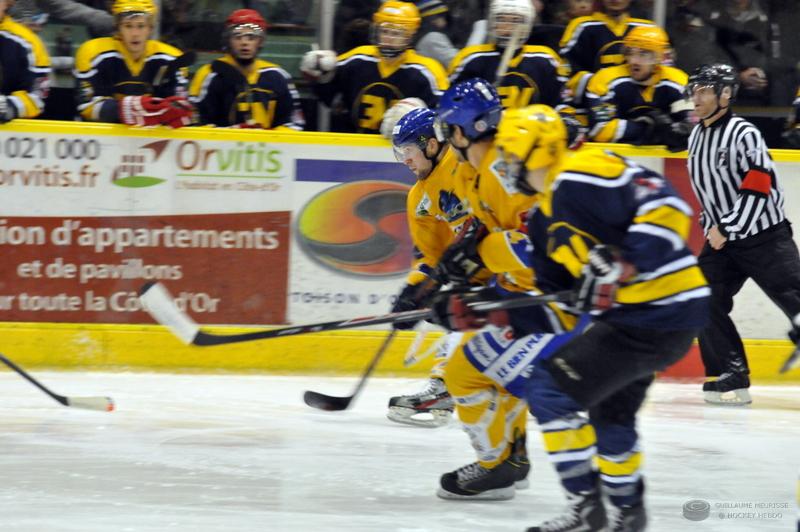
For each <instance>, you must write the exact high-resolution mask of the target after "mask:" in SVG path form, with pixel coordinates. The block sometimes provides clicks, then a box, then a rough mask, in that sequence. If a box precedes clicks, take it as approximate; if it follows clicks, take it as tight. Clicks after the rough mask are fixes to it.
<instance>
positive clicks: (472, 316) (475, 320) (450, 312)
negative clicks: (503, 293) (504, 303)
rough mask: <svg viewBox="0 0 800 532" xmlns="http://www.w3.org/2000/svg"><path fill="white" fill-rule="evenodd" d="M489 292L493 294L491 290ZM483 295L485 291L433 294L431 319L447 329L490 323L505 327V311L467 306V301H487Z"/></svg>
mask: <svg viewBox="0 0 800 532" xmlns="http://www.w3.org/2000/svg"><path fill="white" fill-rule="evenodd" d="M491 293H492V294H494V292H493V291H492V292H491ZM485 295H486V291H482V292H476V293H466V294H453V293H449V292H440V293H438V294H436V295H435V296H433V301H432V304H431V314H432V316H431V321H433V322H434V323H435V324H437V325H440V326H441V327H444V328H445V329H447V330H449V331H472V330H475V329H480V328H481V327H484V326H486V325H490V324H491V325H494V326H496V327H501V328H502V327H507V326H508V325H509V322H510V320H509V316H508V312H507V311H505V310H492V311H490V312H476V311H475V310H473V309H471V308H469V306H468V303H469V302H472V301H487V299H485V298H484V296H485ZM495 299H496V298H491V299H489V300H490V301H493V300H495Z"/></svg>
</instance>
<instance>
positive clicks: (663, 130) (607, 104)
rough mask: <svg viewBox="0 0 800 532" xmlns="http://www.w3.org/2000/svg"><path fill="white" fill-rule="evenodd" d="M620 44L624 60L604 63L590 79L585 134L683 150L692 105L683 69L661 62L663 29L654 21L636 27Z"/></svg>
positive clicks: (603, 139) (664, 47)
mask: <svg viewBox="0 0 800 532" xmlns="http://www.w3.org/2000/svg"><path fill="white" fill-rule="evenodd" d="M623 44H624V46H623V53H624V55H625V64H622V65H619V66H614V67H609V68H603V69H601V70H599V71H598V72H597V73H595V74H594V75H593V76H592V79H591V81H589V86H588V87H587V90H586V106H587V107H588V109H589V138H590V139H591V140H594V141H596V142H626V143H631V144H666V145H667V147H668V148H669V149H670V150H673V151H681V150H685V149H686V145H687V141H688V139H689V133H690V132H691V130H692V127H694V123H693V122H692V117H691V111H692V109H693V108H694V106H693V105H692V102H691V101H689V99H688V98H687V97H686V94H685V89H686V82H687V80H688V77H687V75H686V73H685V72H683V71H682V70H680V69H677V68H674V67H671V66H667V65H664V64H663V59H664V54H665V53H666V51H667V49H668V47H669V40H668V38H667V34H666V33H665V32H664V30H662V29H661V28H659V27H656V26H638V27H636V28H633V29H632V30H631V31H630V32H628V34H627V35H626V36H625V39H624V40H623Z"/></svg>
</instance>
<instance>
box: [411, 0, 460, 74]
mask: <svg viewBox="0 0 800 532" xmlns="http://www.w3.org/2000/svg"><path fill="white" fill-rule="evenodd" d="M417 9H419V14H420V16H421V17H422V23H421V24H420V28H419V32H417V44H416V46H414V49H415V50H416V51H417V52H418V53H419V54H420V55H424V56H426V57H431V58H433V59H436V60H437V61H439V63H440V64H441V65H442V67H444V68H447V66H448V65H449V64H450V62H451V61H452V60H453V58H454V57H455V56H456V54H457V53H458V49H457V48H456V47H455V46H453V42H452V41H451V40H450V37H449V36H448V35H447V33H446V31H447V24H448V21H447V18H448V9H447V6H446V5H445V4H443V3H442V2H441V1H440V0H419V1H418V2H417Z"/></svg>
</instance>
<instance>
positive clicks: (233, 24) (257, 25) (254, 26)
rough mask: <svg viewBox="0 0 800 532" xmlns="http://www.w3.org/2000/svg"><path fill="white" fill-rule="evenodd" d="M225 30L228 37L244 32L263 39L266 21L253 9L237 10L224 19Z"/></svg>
mask: <svg viewBox="0 0 800 532" xmlns="http://www.w3.org/2000/svg"><path fill="white" fill-rule="evenodd" d="M225 30H226V33H228V35H233V34H234V33H239V32H246V33H253V34H256V35H258V36H260V37H263V36H264V34H265V33H266V31H267V21H266V20H264V17H262V16H261V13H259V12H258V11H256V10H255V9H237V10H236V11H234V12H233V13H231V14H230V15H228V18H227V19H225Z"/></svg>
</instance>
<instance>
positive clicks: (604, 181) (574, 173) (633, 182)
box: [540, 150, 710, 330]
mask: <svg viewBox="0 0 800 532" xmlns="http://www.w3.org/2000/svg"><path fill="white" fill-rule="evenodd" d="M552 172H553V173H552V174H551V176H550V177H551V178H552V177H555V179H554V182H553V185H552V188H551V191H550V193H549V197H548V198H547V199H548V200H549V206H550V209H551V220H550V225H549V227H548V237H549V242H548V254H549V255H550V257H551V258H553V259H554V260H555V261H557V262H559V263H561V264H563V265H564V266H565V267H566V268H567V269H568V270H569V271H570V273H571V274H572V275H573V276H574V277H579V276H580V274H581V270H582V268H583V266H584V264H586V262H587V256H588V253H589V250H590V249H591V248H592V247H594V246H595V245H597V244H606V245H610V246H614V247H616V248H618V249H619V250H620V252H621V254H622V258H623V259H624V260H625V261H627V262H629V263H631V264H633V266H634V267H635V268H636V272H637V273H636V275H635V276H634V277H632V278H631V279H629V280H628V281H626V282H625V283H623V285H622V286H621V287H620V288H619V290H618V291H617V294H616V297H615V301H614V305H613V307H612V308H611V309H610V310H607V311H606V312H604V313H603V314H601V315H600V316H599V319H602V320H606V321H609V322H617V323H622V324H626V325H630V326H634V327H642V328H652V329H663V330H678V329H692V328H697V327H702V326H703V325H704V324H705V322H706V319H707V315H708V297H709V295H710V289H709V287H708V285H707V284H706V280H705V278H704V277H703V274H702V273H701V271H700V268H699V267H698V265H697V259H696V258H695V256H694V255H692V253H691V251H690V250H689V248H688V247H687V244H686V241H687V238H688V236H689V229H690V227H691V224H692V211H691V208H690V207H689V205H688V204H687V203H686V202H685V201H683V200H682V199H681V198H680V196H678V194H677V193H676V192H675V190H674V189H673V188H672V186H671V185H670V184H669V182H667V180H666V179H665V178H664V177H663V176H661V175H659V174H657V173H656V172H654V171H652V170H650V169H647V168H645V167H643V166H640V165H638V164H635V163H633V162H631V161H629V160H627V159H625V158H623V157H621V156H619V155H616V154H614V153H611V152H609V151H600V150H585V151H581V152H578V153H576V154H574V155H573V156H571V157H568V158H567V159H566V160H565V161H564V162H563V163H562V164H561V165H560V166H559V167H557V168H554V169H553V170H552ZM540 275H541V273H540Z"/></svg>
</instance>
